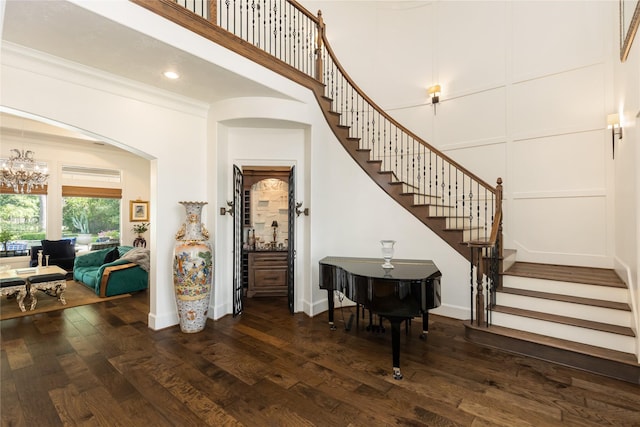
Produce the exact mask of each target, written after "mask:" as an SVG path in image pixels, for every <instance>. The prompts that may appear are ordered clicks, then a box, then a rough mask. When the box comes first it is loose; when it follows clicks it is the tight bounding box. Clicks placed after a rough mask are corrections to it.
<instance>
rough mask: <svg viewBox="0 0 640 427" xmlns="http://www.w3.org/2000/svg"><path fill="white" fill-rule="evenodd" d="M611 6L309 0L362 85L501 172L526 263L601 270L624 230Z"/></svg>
mask: <svg viewBox="0 0 640 427" xmlns="http://www.w3.org/2000/svg"><path fill="white" fill-rule="evenodd" d="M613 3H615V2H588V1H583V2H575V1H553V2H537V1H531V2H527V1H455V2H453V1H433V2H421V1H407V2H376V1H358V2H333V1H303V2H302V4H303V5H304V6H305V7H306V8H307V9H309V10H312V11H316V10H318V9H320V10H322V13H323V18H324V21H325V23H326V25H327V29H326V32H327V37H328V39H329V41H330V43H331V46H332V47H333V49H334V51H335V52H336V55H337V56H338V58H339V60H340V62H341V63H342V64H343V65H344V67H345V69H346V70H347V72H348V73H349V74H350V75H351V77H352V78H353V79H354V81H355V82H356V83H357V84H358V85H359V86H360V87H362V88H363V89H364V90H365V92H366V93H367V95H369V96H370V97H371V98H372V99H373V100H374V101H375V102H377V103H378V104H379V105H381V106H382V107H383V108H384V109H385V110H387V111H389V112H390V113H391V114H392V115H393V116H394V117H395V118H396V119H398V120H399V121H400V122H401V123H402V124H404V125H405V126H407V127H408V128H409V129H410V130H412V131H414V132H416V133H417V134H418V135H420V136H422V137H424V138H425V139H426V140H427V141H429V142H430V143H431V144H433V145H435V146H436V147H438V148H439V149H441V150H443V151H444V152H445V153H447V154H448V155H449V156H451V157H452V158H453V159H455V160H456V161H459V162H460V163H461V164H463V165H464V166H465V167H467V168H469V169H470V170H471V171H472V172H474V173H476V174H477V175H478V176H480V177H481V178H482V179H484V180H485V181H487V182H489V183H495V182H496V179H497V178H498V177H502V178H503V181H504V189H505V203H504V209H505V224H504V233H505V239H506V242H505V243H506V247H507V248H511V249H517V251H518V252H517V258H518V259H519V260H522V261H533V262H549V263H557V264H574V265H576V264H577V265H588V266H601V267H613V258H614V238H615V234H614V227H613V221H611V218H612V216H613V209H614V204H613V201H614V192H613V180H612V171H613V165H614V162H613V160H612V159H611V149H610V140H609V134H608V133H607V132H606V129H605V127H606V115H607V113H609V112H610V111H611V110H612V109H613V104H612V100H611V95H612V94H611V84H610V77H611V75H610V67H611V64H612V60H613V58H615V55H613V52H612V46H613V42H614V40H616V38H615V37H616V35H617V30H613V29H612V28H611V25H610V22H612V21H611V20H612V19H613V18H614V16H616V15H615V14H616V8H617V3H616V4H613ZM355 17H357V18H355ZM609 18H611V20H610V19H609ZM372 70H375V72H372ZM436 83H438V84H440V85H441V86H442V95H441V97H440V103H439V104H438V105H437V110H436V112H435V113H434V111H433V108H432V106H431V105H429V104H430V101H429V99H428V97H427V93H426V89H427V87H429V86H431V85H433V84H436Z"/></svg>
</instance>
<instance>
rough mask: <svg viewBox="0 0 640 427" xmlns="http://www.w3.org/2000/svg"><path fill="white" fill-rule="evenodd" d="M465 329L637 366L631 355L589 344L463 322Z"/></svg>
mask: <svg viewBox="0 0 640 427" xmlns="http://www.w3.org/2000/svg"><path fill="white" fill-rule="evenodd" d="M465 327H467V328H476V329H479V330H483V331H486V332H489V333H492V334H497V335H502V336H506V337H510V338H515V339H519V340H522V341H528V342H534V343H537V344H542V345H546V346H550V347H555V348H559V349H563V350H568V351H572V352H575V353H580V354H586V355H590V356H594V357H598V358H602V359H606V360H612V361H616V362H620V363H624V364H628V365H632V366H638V361H637V359H636V356H635V355H634V354H632V353H625V352H621V351H616V350H611V349H608V348H603V347H597V346H593V345H589V344H582V343H579V342H575V341H568V340H564V339H561V338H554V337H549V336H546V335H541V334H536V333H533V332H527V331H520V330H517V329H511V328H507V327H504V326H497V325H490V326H488V327H486V326H475V325H471V324H469V322H465Z"/></svg>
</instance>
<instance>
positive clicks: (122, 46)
mask: <svg viewBox="0 0 640 427" xmlns="http://www.w3.org/2000/svg"><path fill="white" fill-rule="evenodd" d="M2 40H3V41H9V42H11V43H14V44H17V45H21V46H24V47H27V48H30V49H33V50H36V51H40V52H44V53H47V54H50V55H53V56H57V57H60V58H64V59H66V60H69V61H73V62H76V63H78V64H82V65H84V66H88V67H91V68H95V69H99V70H101V71H104V72H107V73H110V74H114V75H116V76H120V77H123V78H126V79H129V80H132V81H135V82H138V83H140V84H144V85H148V86H152V87H154V88H157V89H159V90H162V91H167V92H171V93H174V94H177V95H180V96H184V97H188V98H191V99H194V100H197V101H200V102H204V103H212V102H215V101H217V100H220V99H225V98H235V97H245V96H264V97H277V98H283V97H285V96H284V95H283V94H282V93H279V92H277V91H274V90H273V89H271V88H269V87H266V86H263V85H260V84H258V83H256V82H255V81H252V80H248V79H246V78H244V77H241V76H239V75H237V74H234V73H232V72H230V71H228V70H226V69H223V68H221V67H219V66H217V65H215V64H212V63H210V62H207V61H204V60H203V59H201V58H198V57H196V56H193V55H191V54H188V53H186V52H183V51H181V50H179V49H176V48H174V47H172V46H169V45H167V44H165V43H163V42H160V41H158V40H156V39H153V38H151V37H149V36H146V35H144V34H142V33H139V32H137V31H134V30H132V29H130V28H128V27H125V26H123V25H120V24H118V23H116V22H114V21H110V20H108V19H106V18H103V17H101V16H99V15H96V14H94V13H92V12H90V11H87V10H85V9H83V8H81V7H79V6H77V5H75V4H72V3H68V2H66V1H61V0H48V1H22V0H8V1H6V6H5V13H4V22H3V32H2ZM166 69H174V70H178V71H179V73H180V75H181V77H180V79H178V80H168V79H166V78H165V77H164V76H163V75H162V73H163V71H165V70H166ZM7 117H8V116H4V117H0V119H2V124H3V126H4V124H5V123H8V122H9V121H8V120H6V119H7ZM27 123H28V122H26V121H23V122H22V125H23V126H27Z"/></svg>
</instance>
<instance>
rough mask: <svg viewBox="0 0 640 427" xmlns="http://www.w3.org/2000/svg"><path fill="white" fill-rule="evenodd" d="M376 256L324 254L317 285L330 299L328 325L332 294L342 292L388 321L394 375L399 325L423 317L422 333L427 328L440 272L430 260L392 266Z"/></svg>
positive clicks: (399, 261)
mask: <svg viewBox="0 0 640 427" xmlns="http://www.w3.org/2000/svg"><path fill="white" fill-rule="evenodd" d="M381 262H382V261H381V260H380V259H376V258H349V257H325V258H323V259H321V260H320V288H321V289H326V291H327V294H328V299H329V325H330V327H331V329H332V330H335V325H334V322H333V310H334V302H333V293H334V291H338V292H341V293H342V294H344V296H346V297H347V298H349V299H350V300H351V301H354V302H355V303H356V304H359V305H362V306H363V307H365V308H367V309H368V310H369V311H370V313H374V314H377V315H378V316H380V317H382V318H385V319H388V320H389V322H390V323H391V347H392V355H393V378H394V379H397V380H400V379H402V373H401V372H400V324H401V323H402V322H403V321H405V320H408V319H412V318H413V317H417V316H422V335H421V337H424V336H426V334H427V332H428V330H429V323H428V321H429V310H430V309H432V308H436V307H439V306H440V279H441V278H442V274H441V273H440V271H439V270H438V267H436V265H435V264H434V263H433V261H422V260H408V259H394V260H393V266H394V268H392V269H386V268H382V263H381Z"/></svg>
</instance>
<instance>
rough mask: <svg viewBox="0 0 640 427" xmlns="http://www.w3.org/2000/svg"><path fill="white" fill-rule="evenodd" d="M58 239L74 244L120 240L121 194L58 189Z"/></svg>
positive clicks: (80, 189)
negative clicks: (59, 214)
mask: <svg viewBox="0 0 640 427" xmlns="http://www.w3.org/2000/svg"><path fill="white" fill-rule="evenodd" d="M62 196H63V197H62V202H63V206H62V237H75V238H76V244H79V245H89V244H91V243H93V242H109V241H118V240H120V209H121V200H120V197H121V190H119V189H108V188H92V187H71V186H63V187H62Z"/></svg>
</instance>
